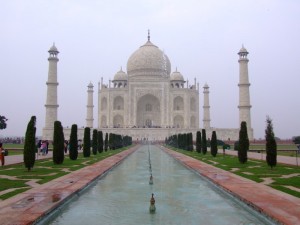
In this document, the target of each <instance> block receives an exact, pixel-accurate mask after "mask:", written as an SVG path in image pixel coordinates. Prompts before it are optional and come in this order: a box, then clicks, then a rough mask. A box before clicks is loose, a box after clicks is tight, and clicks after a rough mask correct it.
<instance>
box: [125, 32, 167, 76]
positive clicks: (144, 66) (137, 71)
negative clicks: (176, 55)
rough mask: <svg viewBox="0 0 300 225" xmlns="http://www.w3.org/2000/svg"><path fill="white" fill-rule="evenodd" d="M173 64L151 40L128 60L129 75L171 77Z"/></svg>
mask: <svg viewBox="0 0 300 225" xmlns="http://www.w3.org/2000/svg"><path fill="white" fill-rule="evenodd" d="M170 73H171V63H170V60H169V58H168V56H167V55H165V54H164V52H163V51H161V50H160V49H159V48H158V47H157V46H155V45H154V44H152V43H151V41H150V38H149V37H148V41H147V42H146V44H144V45H142V46H141V47H140V48H139V49H138V50H136V51H135V52H134V53H133V54H132V55H131V56H130V57H129V59H128V62H127V74H128V76H129V77H135V76H163V77H169V76H170Z"/></svg>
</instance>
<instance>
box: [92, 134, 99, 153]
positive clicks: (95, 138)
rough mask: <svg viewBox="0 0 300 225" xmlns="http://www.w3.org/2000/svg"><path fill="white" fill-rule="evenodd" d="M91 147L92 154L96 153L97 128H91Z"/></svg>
mask: <svg viewBox="0 0 300 225" xmlns="http://www.w3.org/2000/svg"><path fill="white" fill-rule="evenodd" d="M92 149H93V154H94V155H97V150H98V137H97V130H96V129H94V130H93V142H92Z"/></svg>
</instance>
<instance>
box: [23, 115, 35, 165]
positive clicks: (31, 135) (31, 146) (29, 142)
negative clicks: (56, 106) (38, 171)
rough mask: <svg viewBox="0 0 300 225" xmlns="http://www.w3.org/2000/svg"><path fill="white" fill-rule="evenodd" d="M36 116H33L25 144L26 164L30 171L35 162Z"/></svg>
mask: <svg viewBox="0 0 300 225" xmlns="http://www.w3.org/2000/svg"><path fill="white" fill-rule="evenodd" d="M35 123H36V117H35V116H32V117H31V119H30V121H29V123H28V125H27V130H26V134H25V144H24V164H25V167H26V168H27V169H28V171H30V170H31V169H32V168H33V166H34V163H35V148H36V145H35V132H36V127H35Z"/></svg>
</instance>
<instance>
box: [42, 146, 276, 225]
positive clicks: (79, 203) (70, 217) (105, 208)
mask: <svg viewBox="0 0 300 225" xmlns="http://www.w3.org/2000/svg"><path fill="white" fill-rule="evenodd" d="M149 162H151V168H150V167H149ZM151 173H152V175H153V185H150V184H149V178H150V174H151ZM152 193H154V198H155V200H156V203H155V206H156V212H155V213H154V214H151V213H149V205H150V198H151V194H152ZM57 211H58V212H56V213H55V217H56V218H54V219H53V218H51V219H50V218H48V219H47V220H51V222H49V221H47V224H48V223H50V224H52V225H54V224H55V225H57V224H72V225H76V224H80V225H82V224H87V225H90V224H105V225H108V224H111V225H115V224H116V225H133V224H139V225H141V224H143V225H147V224H151V225H154V224H155V225H156V224H162V225H166V224H172V225H175V224H180V225H182V224H189V225H192V224H205V225H208V224H218V225H219V224H230V225H233V224H272V222H271V221H268V220H267V219H266V218H264V217H263V216H261V215H260V214H259V213H257V212H255V211H253V210H252V209H250V208H248V207H246V206H245V205H244V204H243V203H239V202H238V201H237V200H234V199H233V198H232V197H230V196H229V195H228V194H227V193H224V192H222V191H221V190H219V189H218V188H216V187H215V186H214V185H213V184H211V183H209V182H207V181H206V180H205V179H204V178H202V177H200V176H199V175H198V174H196V173H194V172H193V171H190V170H188V169H187V168H185V167H184V166H183V165H181V164H180V163H179V162H177V161H176V160H174V159H173V158H172V157H170V156H169V155H167V154H166V153H164V152H163V151H161V150H160V149H159V148H158V147H156V146H153V145H144V146H142V147H141V148H140V149H138V150H137V151H136V152H135V153H133V154H132V155H131V156H129V157H128V158H127V159H126V160H124V161H123V162H122V163H121V164H120V165H119V166H117V167H116V168H114V169H112V170H111V171H109V172H108V173H107V174H106V175H105V176H103V177H102V178H100V179H99V180H98V181H96V182H95V183H94V184H93V185H92V186H91V187H90V188H88V190H87V191H86V192H85V193H84V194H82V195H81V196H79V197H78V198H76V199H74V200H72V202H71V203H69V204H67V205H66V206H64V207H63V208H62V209H61V210H57ZM45 221H46V220H44V221H42V223H45Z"/></svg>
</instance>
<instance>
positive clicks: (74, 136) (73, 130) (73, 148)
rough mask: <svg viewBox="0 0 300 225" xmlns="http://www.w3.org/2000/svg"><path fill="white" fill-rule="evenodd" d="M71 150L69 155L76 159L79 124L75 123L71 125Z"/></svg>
mask: <svg viewBox="0 0 300 225" xmlns="http://www.w3.org/2000/svg"><path fill="white" fill-rule="evenodd" d="M69 145H70V150H69V157H70V159H71V160H76V159H77V157H78V137H77V125H76V124H73V125H72V127H71V135H70V143H69Z"/></svg>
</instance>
